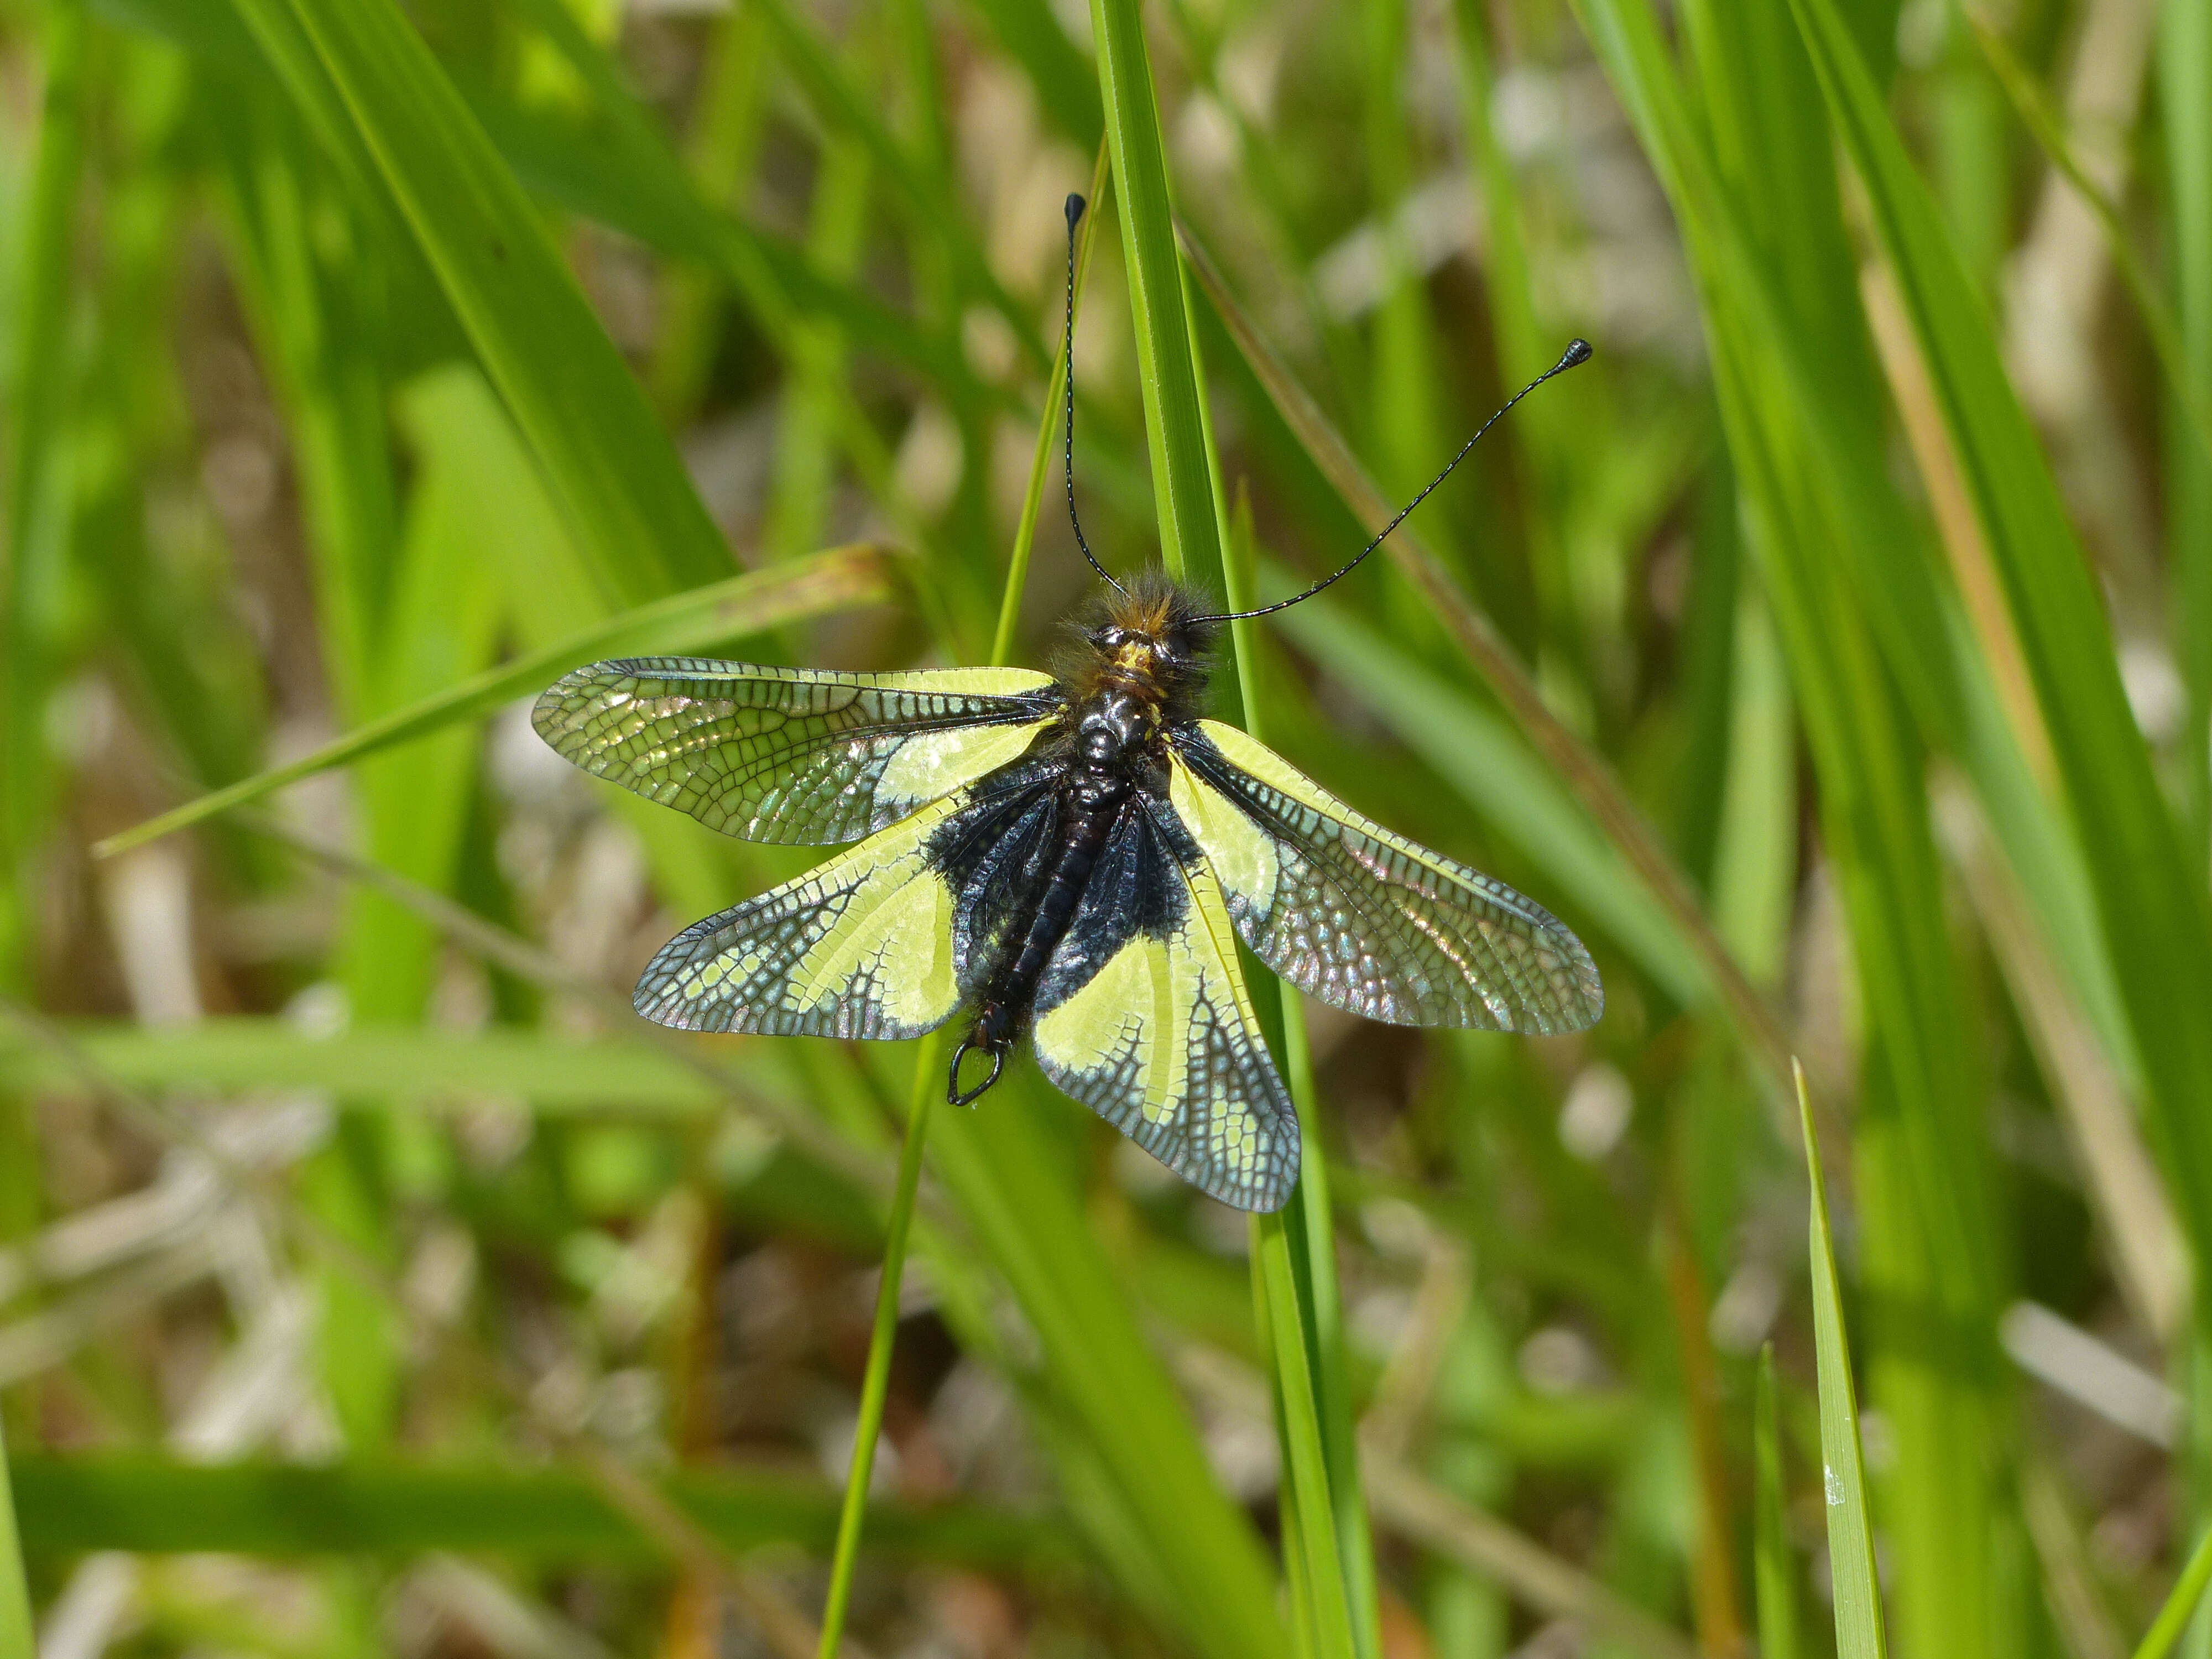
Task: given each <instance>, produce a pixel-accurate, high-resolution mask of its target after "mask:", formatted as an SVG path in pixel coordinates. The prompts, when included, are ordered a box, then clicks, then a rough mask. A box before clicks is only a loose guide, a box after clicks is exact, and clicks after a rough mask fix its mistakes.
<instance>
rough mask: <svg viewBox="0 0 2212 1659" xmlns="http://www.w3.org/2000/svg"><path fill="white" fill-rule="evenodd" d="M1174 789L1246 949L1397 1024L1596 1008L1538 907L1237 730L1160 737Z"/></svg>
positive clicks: (1585, 969)
mask: <svg viewBox="0 0 2212 1659" xmlns="http://www.w3.org/2000/svg"><path fill="white" fill-rule="evenodd" d="M1170 737H1171V740H1172V744H1173V750H1174V758H1173V761H1172V763H1171V765H1170V799H1171V800H1172V802H1173V805H1174V808H1175V811H1176V816H1177V817H1180V818H1181V819H1182V823H1183V826H1184V828H1185V829H1188V831H1189V833H1190V835H1191V836H1192V837H1193V838H1194V840H1195V841H1196V842H1198V843H1199V845H1200V847H1202V848H1204V849H1205V851H1206V857H1207V859H1208V860H1209V861H1210V862H1211V863H1212V866H1213V867H1214V869H1215V871H1216V872H1217V873H1218V875H1219V877H1220V879H1221V885H1222V887H1223V889H1224V890H1225V892H1226V893H1227V894H1228V896H1229V911H1230V915H1231V916H1232V917H1234V918H1235V920H1236V923H1237V932H1238V933H1239V934H1241V935H1242V936H1243V939H1244V942H1245V943H1246V944H1247V945H1250V946H1251V947H1252V951H1253V952H1254V954H1255V955H1256V956H1258V957H1260V958H1261V960H1262V961H1263V962H1265V963H1267V965H1268V966H1269V967H1270V968H1272V969H1274V970H1275V971H1276V972H1277V973H1278V974H1280V975H1282V976H1283V977H1284V978H1285V979H1286V980H1288V981H1291V984H1293V985H1295V986H1297V987H1298V988H1299V989H1300V990H1302V991H1304V992H1306V993H1307V994H1309V995H1311V996H1315V997H1318V998H1320V999H1321V1000H1322V1001H1323V1002H1327V1003H1329V1004H1332V1005H1333V1006H1336V1007H1339V1008H1343V1009H1346V1010H1348V1011H1349V1012H1352V1013H1355V1014H1361V1015H1364V1016H1365V1017H1366V1018H1369V1019H1378V1020H1385V1021H1388V1022H1389V1023H1390V1024H1395V1025H1461V1026H1472V1027H1475V1028H1478V1029H1482V1030H1501V1031H1526V1032H1542V1033H1553V1032H1559V1031H1575V1030H1581V1029H1582V1028H1583V1027H1584V1026H1586V1025H1589V1024H1593V1023H1594V1022H1595V1020H1596V1019H1597V1018H1598V1016H1599V1015H1600V1014H1601V1013H1602V1012H1604V1009H1605V992H1604V989H1603V987H1601V985H1600V984H1599V982H1598V976H1597V968H1596V966H1595V963H1592V962H1591V961H1590V958H1589V951H1586V950H1584V949H1583V945H1582V941H1581V940H1580V939H1577V938H1576V937H1575V936H1574V935H1573V934H1572V933H1570V932H1569V931H1568V930H1567V929H1566V928H1565V927H1563V926H1562V925H1561V924H1560V923H1559V921H1557V920H1556V919H1555V918H1553V916H1552V915H1551V914H1550V913H1549V912H1548V911H1547V910H1545V909H1544V908H1542V907H1541V906H1540V905H1537V904H1535V903H1533V902H1530V901H1529V900H1528V899H1525V898H1523V897H1522V896H1521V895H1520V894H1518V893H1516V892H1515V891H1514V890H1512V889H1511V888H1510V887H1508V886H1506V885H1505V884H1504V883H1503V882H1497V881H1492V879H1491V878H1489V877H1487V876H1485V875H1480V874H1478V873H1477V872H1474V871H1473V870H1470V869H1468V867H1467V866H1465V865H1463V864H1455V863H1454V862H1453V861H1452V860H1449V859H1447V858H1443V857H1441V856H1439V855H1438V854H1435V853H1431V852H1430V851H1429V850H1428V849H1427V848H1425V847H1421V846H1419V845H1417V844H1415V843H1414V842H1410V841H1408V840H1407V839H1406V838H1405V837H1404V836H1400V835H1396V834H1394V833H1393V832H1392V831H1390V830H1389V829H1384V828H1383V826H1382V825H1381V824H1378V823H1375V822H1374V821H1373V820H1371V819H1369V818H1366V817H1361V816H1360V815H1359V814H1358V813H1357V812H1355V811H1352V809H1351V808H1350V807H1348V806H1346V805H1345V804H1344V803H1343V802H1342V801H1340V800H1338V799H1336V798H1335V797H1334V796H1333V795H1331V794H1330V793H1328V791H1327V790H1325V789H1323V788H1322V787H1321V786H1320V785H1318V784H1316V783H1315V782H1314V781H1312V780H1311V779H1310V778H1308V777H1306V776H1305V775H1304V774H1302V773H1300V772H1299V771H1297V769H1295V768H1294V767H1292V766H1291V764H1290V763H1288V762H1286V761H1285V760H1284V759H1283V758H1282V757H1281V756H1279V755H1278V754H1276V753H1275V752H1274V751H1273V750H1271V749H1269V748H1267V746H1266V745H1265V744H1261V743H1258V742H1256V741H1255V740H1254V739H1253V738H1249V737H1248V736H1246V735H1245V734H1244V733H1243V732H1239V731H1237V729H1236V728H1235V727H1233V726H1224V725H1222V724H1220V723H1219V722H1218V721H1214V720H1201V721H1197V722H1194V723H1193V724H1191V725H1188V726H1177V727H1175V728H1173V729H1172V731H1171V733H1170Z"/></svg>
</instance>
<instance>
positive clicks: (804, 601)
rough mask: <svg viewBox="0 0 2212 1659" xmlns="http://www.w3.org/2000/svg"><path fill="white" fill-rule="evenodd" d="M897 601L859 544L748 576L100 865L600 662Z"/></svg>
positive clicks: (462, 690) (374, 723)
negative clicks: (269, 794)
mask: <svg viewBox="0 0 2212 1659" xmlns="http://www.w3.org/2000/svg"><path fill="white" fill-rule="evenodd" d="M896 591H897V590H896V586H895V585H894V583H893V581H892V579H891V565H890V560H889V558H888V557H887V556H886V555H885V553H884V550H883V549H880V548H877V547H873V546H869V545H866V544H861V545H857V546H853V547H837V548H831V549H829V550H827V551H826V552H822V553H817V554H816V555H814V556H812V557H811V558H808V559H804V560H801V561H799V562H795V563H793V564H788V565H784V566H781V567H779V568H776V569H774V570H757V571H748V572H747V573H746V574H744V575H742V576H732V577H731V578H730V580H727V581H723V582H715V583H714V584H712V585H711V586H706V587H702V588H696V589H695V590H693V591H692V592H688V593H678V594H676V595H674V596H673V597H671V598H669V599H659V600H656V601H654V602H653V604H651V605H640V606H639V607H638V608H637V609H636V610H635V611H624V612H623V614H622V615H621V616H618V617H611V618H610V619H609V620H608V621H606V622H605V623H599V624H598V625H597V626H595V627H592V628H589V629H584V630H583V631H581V632H580V633H577V634H573V635H569V636H568V638H567V639H565V640H562V641H561V642H560V643H559V644H557V645H550V646H547V647H544V648H543V649H541V650H537V651H532V652H529V653H526V654H524V655H522V656H520V657H517V658H515V659H513V660H512V661H510V662H506V663H502V664H501V665H500V666H498V667H497V668H493V669H488V670H486V671H484V672H483V673H481V674H478V675H476V676H474V677H473V678H470V679H467V680H465V681H463V682H462V683H461V684H459V685H456V686H454V687H453V689H452V690H448V691H441V692H439V693H438V694H437V695H436V696H429V697H425V698H423V699H422V701H421V702H416V703H412V704H410V705H409V706H408V707H406V708H397V709H394V710H393V711H392V713H391V714H386V715H383V716H381V717H380V718H378V719H376V720H370V721H368V722H367V723H366V724H364V725H362V726H356V728H355V729H354V730H353V731H351V732H347V733H346V734H345V736H343V737H342V738H337V739H335V740H334V741H332V742H330V743H326V744H324V745H323V746H322V747H321V748H319V749H317V750H313V751H312V752H310V753H308V754H306V755H302V756H301V757H300V758H299V759H298V760H295V761H288V762H287V763H285V764H283V766H275V767H271V768H270V769H268V770H267V771H265V772H258V773H256V774H255V775H253V776H252V777H250V778H244V779H241V780H240V781H238V782H236V783H234V784H232V785H230V786H229V787H227V788H222V789H217V790H215V791H212V792H211V793H208V794H205V795H203V796H201V797H200V798H199V799H197V800H195V801H190V802H187V803H186V804H185V805H182V806H179V807H177V808H174V809H173V810H172V811H167V812H164V813H162V814H161V817H155V818H149V819H148V820H147V821H146V822H145V823H141V824H137V825H135V826H133V827H132V828H131V829H125V830H124V831H123V832H122V833H121V834H119V835H114V836H109V837H108V838H107V839H106V840H105V841H103V842H98V843H96V844H95V845H94V848H93V856H94V858H103V859H105V858H112V857H114V856H115V855H116V854H118V853H127V852H129V851H130V850H131V848H134V847H143V846H144V845H145V844H146V843H147V842H149V841H158V840H159V839H160V838H161V837H162V836H167V835H173V834H174V833H175V832H176V831H177V830H179V829H185V828H187V827H188V826H190V825H191V824H195V823H200V822H201V821H203V820H204V819H206V818H210V817H214V816H215V815H216V813H218V812H224V811H229V810H230V809H231V808H232V807H234V806H240V805H244V804H245V803H246V802H247V801H251V800H258V799H260V798H261V797H262V796H264V795H265V794H267V793H270V791H271V790H274V789H282V788H283V787H285V786H286V785H287V784H292V783H297V782H298V781H300V780H301V779H302V778H308V777H313V776H314V775H315V774H317V773H318V772H326V771H328V770H330V769H331V768H332V767H334V766H344V765H347V764H349V763H352V762H355V761H357V760H360V759H362V758H363V757H366V756H368V755H373V754H376V753H378V752H379V751H380V750H386V749H389V748H392V747H393V746H394V745H396V744H403V743H407V742H410V741H411V740H413V739H415V738H421V737H426V736H428V734H429V733H431V732H437V731H441V730H443V729H444V728H445V727H447V726H451V725H452V724H453V723H454V722H455V721H457V720H468V719H471V718H472V717H474V716H476V715H479V714H489V712H490V711H491V710H493V709H495V708H499V707H501V705H502V704H505V703H507V702H513V700H514V699H515V698H516V697H519V696H524V695H526V694H527V693H530V692H533V691H537V690H543V689H544V686H545V685H547V684H550V682H551V681H553V680H555V679H556V678H559V677H560V676H561V675H562V674H563V673H565V672H567V671H568V670H569V669H571V668H574V667H578V666H580V665H582V664H585V663H587V662H592V661H593V660H595V659H599V658H601V657H619V656H625V655H628V654H630V653H635V652H646V651H660V652H668V651H676V652H681V651H688V650H692V649H695V648H696V647H700V646H702V645H708V644H711V643H713V642H714V641H718V640H726V639H731V638H733V637H735V636H737V635H743V634H757V633H764V632H766V631H767V630H768V629H771V628H778V627H781V626H782V625H783V624H784V623H792V622H799V621H802V620H804V619H805V618H806V617H819V616H824V615H827V614H829V612H831V611H842V610H846V609H848V608H851V607H854V606H857V605H877V604H881V603H882V602H883V601H884V600H886V599H890V598H891V597H892V596H893V594H894V593H895V592H896Z"/></svg>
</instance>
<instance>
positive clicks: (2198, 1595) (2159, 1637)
mask: <svg viewBox="0 0 2212 1659" xmlns="http://www.w3.org/2000/svg"><path fill="white" fill-rule="evenodd" d="M2208 1583H2212V1531H2208V1532H2207V1533H2206V1534H2204V1536H2203V1537H2202V1538H2200V1539H2198V1540H2197V1547H2196V1548H2195V1549H2193V1550H2191V1552H2190V1553H2189V1565H2186V1566H2185V1567H2184V1568H2182V1570H2181V1577H2179V1578H2177V1579H2175V1580H2174V1583H2173V1590H2172V1594H2171V1595H2168V1596H2167V1597H2166V1605H2165V1606H2164V1607H2160V1609H2159V1610H2158V1617H2157V1618H2156V1619H2154V1620H2152V1621H2151V1626H2150V1628H2149V1629H2148V1631H2145V1632H2143V1639H2142V1642H2141V1643H2140V1644H2137V1646H2136V1652H2135V1659H2166V1655H2167V1654H2169V1653H2171V1652H2172V1651H2173V1647H2174V1644H2176V1643H2177V1642H2179V1641H2180V1640H2181V1638H2182V1633H2183V1632H2185V1631H2186V1630H2187V1629H2188V1628H2189V1620H2190V1617H2191V1614H2193V1613H2195V1612H2196V1611H2197V1603H2198V1602H2199V1601H2202V1600H2203V1596H2204V1587H2205V1585H2206V1584H2208Z"/></svg>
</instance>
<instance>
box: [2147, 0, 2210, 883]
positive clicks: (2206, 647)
mask: <svg viewBox="0 0 2212 1659" xmlns="http://www.w3.org/2000/svg"><path fill="white" fill-rule="evenodd" d="M2156 64H2157V74H2158V80H2159V100H2158V105H2159V113H2160V117H2161V118H2162V123H2163V126H2164V130H2165V131H2164V137H2165V139H2166V208H2167V210H2168V211H2169V213H2170V215H2171V218H2170V221H2169V228H2168V231H2167V234H2168V236H2169V238H2170V239H2171V246H2172V262H2173V284H2174V289H2175V295H2174V301H2175V305H2174V308H2175V311H2176V312H2177V313H2178V314H2179V321H2180V325H2181V339H2182V349H2183V353H2184V356H2185V362H2186V364H2187V370H2186V372H2187V374H2188V376H2189V383H2190V385H2191V386H2192V387H2194V388H2195V390H2196V394H2197V398H2198V399H2199V400H2200V401H2202V402H2204V403H2212V6H2204V5H2198V4H2192V3H2185V0H2176V3H2173V4H2169V5H2165V6H2161V7H2160V9H2159V37H2158V47H2157V53H2156ZM2166 453H2168V455H2169V456H2171V457H2172V483H2171V485H2170V489H2171V502H2172V504H2171V506H2170V507H2169V509H2168V513H2167V518H2166V547H2167V549H2168V553H2167V558H2168V560H2169V568H2171V569H2172V571H2173V572H2174V595H2175V599H2176V616H2175V619H2174V626H2173V635H2174V638H2175V639H2176V640H2177V641H2179V649H2178V652H2177V654H2178V656H2179V659H2180V663H2181V673H2182V678H2183V680H2184V682H2185V684H2187V686H2188V688H2189V724H2188V726H2187V727H2186V729H2185V731H2184V732H2183V733H2182V735H2181V738H2180V740H2179V743H2178V744H2176V745H2175V750H2176V753H2177V755H2178V756H2179V757H2181V758H2182V761H2183V764H2184V765H2185V767H2186V770H2185V772H2184V774H2183V777H2184V780H2185V786H2186V787H2185V796H2186V799H2187V800H2188V805H2189V811H2190V816H2191V846H2192V848H2195V850H2196V854H2197V861H2198V863H2199V864H2200V865H2202V864H2203V860H2204V852H2205V848H2206V846H2207V845H2208V842H2212V769H2208V766H2207V757H2208V755H2212V465H2207V464H2206V463H2205V462H2204V460H2203V459H2202V458H2201V457H2200V456H2199V455H2198V453H2197V447H2196V446H2194V445H2192V444H2189V443H2186V442H2184V441H2181V440H2180V439H2179V438H2178V437H2176V438H2170V439H2169V441H2167V443H2166Z"/></svg>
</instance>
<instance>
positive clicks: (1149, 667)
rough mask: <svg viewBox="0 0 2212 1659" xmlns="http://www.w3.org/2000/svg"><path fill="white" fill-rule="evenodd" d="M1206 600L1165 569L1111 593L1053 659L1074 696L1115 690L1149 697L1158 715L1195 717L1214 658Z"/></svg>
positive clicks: (1077, 699)
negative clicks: (1068, 646)
mask: <svg viewBox="0 0 2212 1659" xmlns="http://www.w3.org/2000/svg"><path fill="white" fill-rule="evenodd" d="M1205 614H1206V606H1205V605H1204V603H1203V601H1202V600H1200V599H1199V597H1198V596H1197V595H1196V594H1194V593H1193V592H1190V590H1188V588H1185V587H1183V586H1180V585H1178V584H1177V583H1176V581H1175V580H1173V579H1172V578H1170V576H1169V575H1168V574H1166V573H1165V572H1164V571H1162V570H1158V569H1151V570H1146V571H1145V572H1143V573H1142V574H1139V575H1138V576H1136V577H1135V578H1133V580H1131V581H1130V582H1129V584H1128V586H1127V591H1126V592H1118V593H1108V594H1106V595H1104V596H1103V598H1102V599H1100V600H1099V602H1098V603H1097V605H1095V606H1094V607H1093V608H1092V610H1091V613H1090V614H1089V615H1088V617H1085V619H1084V620H1083V621H1082V622H1081V623H1079V624H1078V625H1077V643H1076V645H1075V647H1074V648H1073V649H1072V650H1071V651H1069V652H1067V653H1064V654H1063V656H1062V658H1061V659H1060V662H1059V663H1058V665H1057V668H1058V678H1059V680H1060V690H1062V692H1063V693H1065V694H1066V697H1067V699H1068V701H1069V702H1071V703H1073V704H1078V705H1080V704H1082V703H1085V702H1090V701H1091V699H1092V698H1094V697H1097V696H1103V695H1106V694H1108V693H1109V692H1115V691H1119V692H1121V693H1124V694H1125V695H1129V696H1135V697H1137V698H1139V700H1141V701H1143V702H1146V703H1148V704H1150V705H1152V716H1153V720H1155V721H1156V722H1174V721H1178V720H1193V719H1195V718H1196V717H1197V714H1198V712H1199V704H1200V700H1201V698H1202V697H1203V696H1204V693H1205V690H1206V671H1207V669H1208V668H1209V667H1210V666H1211V662H1212V647H1213V635H1214V625H1213V624H1212V623H1207V622H1204V621H1201V620H1200V618H1202V617H1204V616H1205Z"/></svg>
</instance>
